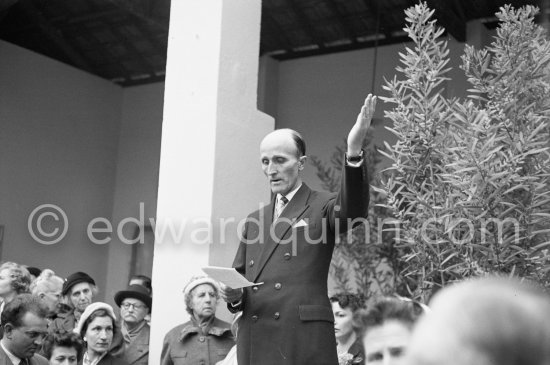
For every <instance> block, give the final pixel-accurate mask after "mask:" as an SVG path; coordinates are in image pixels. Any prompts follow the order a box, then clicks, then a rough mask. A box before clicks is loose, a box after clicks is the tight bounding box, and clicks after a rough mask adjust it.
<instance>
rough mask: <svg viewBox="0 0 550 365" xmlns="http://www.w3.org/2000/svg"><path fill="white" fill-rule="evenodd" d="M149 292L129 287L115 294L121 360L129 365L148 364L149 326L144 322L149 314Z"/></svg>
mask: <svg viewBox="0 0 550 365" xmlns="http://www.w3.org/2000/svg"><path fill="white" fill-rule="evenodd" d="M149 293H150V292H149V290H147V288H145V287H143V286H141V285H130V286H129V287H128V288H127V289H125V290H121V291H119V292H117V293H116V294H115V303H116V305H118V306H119V308H120V318H121V322H120V327H121V328H120V330H121V332H122V338H123V340H124V354H123V356H122V357H123V358H124V360H126V361H127V362H128V364H130V365H147V364H148V363H149V336H150V332H151V330H150V328H149V324H148V323H147V321H146V320H145V317H146V316H147V314H149V313H150V312H151V303H152V298H151V296H150V294H149Z"/></svg>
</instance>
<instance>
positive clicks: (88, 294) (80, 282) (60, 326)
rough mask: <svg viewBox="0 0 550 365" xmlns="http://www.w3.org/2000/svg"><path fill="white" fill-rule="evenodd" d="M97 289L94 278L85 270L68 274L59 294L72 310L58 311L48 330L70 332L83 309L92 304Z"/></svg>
mask: <svg viewBox="0 0 550 365" xmlns="http://www.w3.org/2000/svg"><path fill="white" fill-rule="evenodd" d="M97 291H98V290H97V287H96V285H95V281H94V279H92V278H91V276H90V275H88V274H86V273H85V272H81V271H79V272H75V273H74V274H71V275H69V277H68V278H67V279H66V280H65V282H64V283H63V289H62V290H61V295H63V297H65V298H66V299H67V300H66V301H67V303H68V304H69V306H70V307H71V309H72V310H71V311H69V312H67V313H59V314H58V316H57V318H56V319H55V320H54V321H53V322H52V323H51V325H50V331H51V332H53V331H55V330H65V331H67V332H71V331H72V330H73V329H74V328H75V327H76V324H77V323H78V320H79V319H80V316H81V315H82V313H83V312H84V310H85V309H86V308H87V307H88V306H89V305H90V304H92V301H93V299H94V297H95V295H96V294H97Z"/></svg>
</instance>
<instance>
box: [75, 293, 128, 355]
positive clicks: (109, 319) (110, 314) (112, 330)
mask: <svg viewBox="0 0 550 365" xmlns="http://www.w3.org/2000/svg"><path fill="white" fill-rule="evenodd" d="M118 331H119V330H118V327H117V325H116V316H115V312H114V311H113V308H112V307H111V306H110V305H109V304H107V303H102V302H96V303H92V304H90V305H89V306H88V307H86V309H85V310H84V312H83V313H82V315H81V316H80V320H79V321H78V324H77V326H76V327H75V329H74V332H75V333H78V334H80V336H81V337H82V340H83V341H84V343H85V344H86V351H85V352H84V356H83V358H82V365H128V363H127V362H126V361H125V360H123V359H120V358H117V357H115V356H114V355H113V354H114V353H116V352H117V351H116V350H115V349H113V338H114V337H115V334H117V333H118ZM118 337H120V336H118Z"/></svg>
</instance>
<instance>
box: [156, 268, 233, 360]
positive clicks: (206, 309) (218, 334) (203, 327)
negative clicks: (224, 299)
mask: <svg viewBox="0 0 550 365" xmlns="http://www.w3.org/2000/svg"><path fill="white" fill-rule="evenodd" d="M183 294H184V297H185V305H186V307H187V308H186V309H187V312H188V313H189V315H190V316H191V320H190V321H189V322H186V323H184V324H181V325H179V326H176V327H174V328H173V329H172V330H170V331H169V332H168V333H167V334H166V336H165V337H164V344H163V348H162V355H161V364H162V365H186V364H204V365H215V364H216V363H217V362H218V361H221V360H223V359H224V358H225V356H226V355H227V353H228V352H229V350H230V349H231V347H232V346H233V345H234V344H235V342H234V339H233V335H232V334H231V328H230V327H231V326H230V324H229V323H227V322H224V321H222V320H220V319H218V318H216V305H217V304H218V299H219V286H218V283H217V282H216V281H215V280H213V279H212V278H209V277H207V276H198V277H193V278H192V279H191V281H190V282H189V284H187V285H186V286H185V288H184V290H183Z"/></svg>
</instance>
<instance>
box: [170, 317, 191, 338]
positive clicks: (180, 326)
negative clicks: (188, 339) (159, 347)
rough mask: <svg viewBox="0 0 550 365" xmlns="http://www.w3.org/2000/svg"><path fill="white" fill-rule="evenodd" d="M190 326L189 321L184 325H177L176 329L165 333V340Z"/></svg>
mask: <svg viewBox="0 0 550 365" xmlns="http://www.w3.org/2000/svg"><path fill="white" fill-rule="evenodd" d="M192 324H193V323H192V322H191V321H188V322H185V323H182V324H178V325H177V326H176V327H173V328H172V329H171V330H170V331H168V332H166V336H165V338H168V337H173V336H174V335H179V334H180V333H181V331H183V329H184V328H186V327H187V326H190V325H192Z"/></svg>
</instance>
